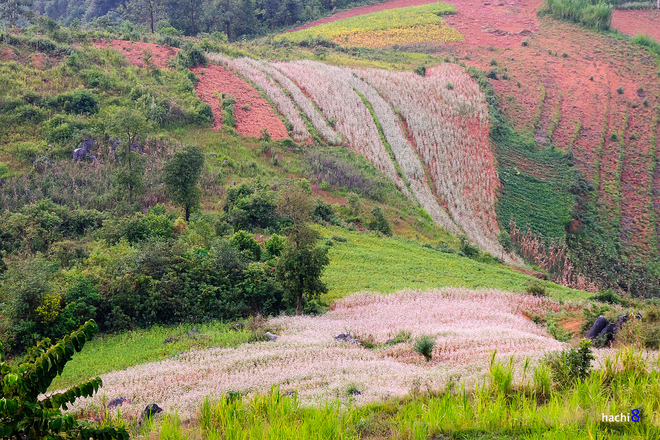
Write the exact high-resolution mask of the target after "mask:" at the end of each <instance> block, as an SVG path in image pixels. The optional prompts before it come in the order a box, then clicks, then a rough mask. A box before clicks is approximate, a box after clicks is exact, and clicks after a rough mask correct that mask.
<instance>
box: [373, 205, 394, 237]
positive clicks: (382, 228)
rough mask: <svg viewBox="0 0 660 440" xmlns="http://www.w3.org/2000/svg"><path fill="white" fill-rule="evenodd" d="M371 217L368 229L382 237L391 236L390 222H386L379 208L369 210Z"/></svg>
mask: <svg viewBox="0 0 660 440" xmlns="http://www.w3.org/2000/svg"><path fill="white" fill-rule="evenodd" d="M371 215H373V217H374V218H373V221H372V222H370V224H369V229H373V230H375V231H378V232H380V233H382V234H384V235H388V236H390V235H392V227H391V226H390V222H389V221H388V220H387V217H385V214H384V213H383V210H382V209H381V208H380V206H374V207H373V209H372V210H371Z"/></svg>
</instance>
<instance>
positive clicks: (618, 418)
mask: <svg viewBox="0 0 660 440" xmlns="http://www.w3.org/2000/svg"><path fill="white" fill-rule="evenodd" d="M641 417H642V415H641V411H640V410H639V409H633V410H632V411H630V414H625V413H620V414H616V415H611V414H604V413H603V414H602V415H601V422H614V423H623V422H633V423H637V422H639V421H640V420H641Z"/></svg>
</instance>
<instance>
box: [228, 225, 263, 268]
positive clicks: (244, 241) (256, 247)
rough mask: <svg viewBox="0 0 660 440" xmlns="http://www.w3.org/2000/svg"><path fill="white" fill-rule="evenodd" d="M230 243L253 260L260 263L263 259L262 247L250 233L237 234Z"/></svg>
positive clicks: (241, 232)
mask: <svg viewBox="0 0 660 440" xmlns="http://www.w3.org/2000/svg"><path fill="white" fill-rule="evenodd" d="M230 243H231V245H232V246H234V247H235V248H237V249H238V250H239V251H243V252H245V253H246V254H247V255H248V256H249V258H251V259H252V260H254V261H259V260H260V259H261V245H260V244H259V243H258V242H257V240H255V239H254V237H253V236H252V234H250V233H249V232H246V231H238V232H236V233H235V234H234V235H233V236H232V238H231V241H230Z"/></svg>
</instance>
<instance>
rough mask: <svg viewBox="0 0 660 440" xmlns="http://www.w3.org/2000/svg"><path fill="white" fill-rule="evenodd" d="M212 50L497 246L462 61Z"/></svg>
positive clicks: (481, 120)
mask: <svg viewBox="0 0 660 440" xmlns="http://www.w3.org/2000/svg"><path fill="white" fill-rule="evenodd" d="M210 59H211V60H213V61H215V62H218V63H220V64H222V65H224V66H225V67H227V68H228V69H230V70H233V71H235V72H236V73H238V74H239V75H241V76H243V77H245V78H247V79H250V80H251V81H252V82H253V83H254V84H256V85H258V86H259V87H260V88H262V89H263V90H264V91H266V93H267V94H268V96H269V97H271V100H272V101H273V102H275V103H276V106H277V108H278V110H279V111H280V113H281V114H282V115H283V116H284V117H286V118H287V119H288V120H289V121H290V122H291V123H292V125H294V127H299V128H302V127H304V123H303V122H302V119H301V117H300V113H299V112H298V111H297V108H296V105H297V107H298V109H301V110H302V111H303V112H304V113H305V115H306V116H307V118H308V119H309V121H310V122H311V123H312V125H313V126H314V128H315V129H316V130H317V131H318V132H319V134H320V135H321V136H322V137H323V138H324V139H326V141H328V143H330V144H338V143H340V142H341V141H342V139H341V138H340V137H339V136H338V135H337V133H339V134H340V135H341V137H343V141H344V142H345V143H346V144H347V145H349V146H350V147H351V148H353V149H354V150H355V151H357V152H358V153H360V154H362V155H363V156H364V157H365V158H367V159H368V160H369V161H370V162H372V163H373V164H374V166H375V167H376V168H377V169H378V170H379V171H381V172H382V173H383V174H384V175H385V176H386V177H387V178H389V179H390V180H391V181H392V182H394V183H395V184H396V185H397V187H398V188H399V189H400V190H401V192H402V193H403V194H405V195H406V196H407V197H409V198H411V199H416V200H417V201H418V202H419V203H420V204H421V205H422V206H423V207H424V209H425V210H426V211H427V212H428V213H429V215H430V216H431V218H432V219H433V220H434V222H435V223H437V224H439V225H441V226H443V227H444V228H445V229H447V230H448V231H451V232H452V233H454V234H457V233H460V232H461V230H462V231H463V232H465V234H466V235H467V236H468V238H469V239H470V240H471V241H472V242H473V243H475V244H477V245H478V246H480V247H481V248H482V249H485V250H488V251H489V252H491V253H493V254H495V255H500V254H501V253H502V252H501V247H500V246H499V244H498V242H497V238H496V237H497V234H498V232H499V227H498V224H497V220H496V213H495V192H496V187H497V182H498V181H497V177H496V175H495V169H494V164H493V156H492V152H491V150H490V148H489V142H488V132H489V127H490V120H489V118H488V111H487V107H486V104H485V100H484V97H483V95H482V92H481V91H480V90H479V87H478V85H477V84H476V83H475V82H474V81H473V80H472V79H471V78H470V77H469V76H468V75H467V73H466V72H465V71H464V70H463V69H461V68H460V67H459V66H456V65H450V64H444V65H442V66H440V67H438V68H436V69H434V72H433V73H431V74H430V75H428V76H427V77H421V76H419V75H416V74H414V73H411V72H388V71H384V70H352V69H347V68H340V67H334V66H328V65H326V64H323V63H318V62H313V61H294V62H276V63H267V62H263V61H256V60H252V59H248V58H240V59H237V60H230V59H228V58H225V57H223V56H221V55H211V56H210ZM294 102H295V104H294ZM395 109H396V110H395ZM372 112H373V114H372ZM397 113H399V114H398V115H397ZM401 119H403V121H402V120H401ZM296 122H297V124H296ZM328 122H329V124H330V125H331V126H332V127H333V128H334V129H335V130H336V133H335V131H333V130H332V129H331V128H330V126H329V125H328ZM404 123H405V124H406V125H407V128H408V130H409V131H410V137H411V139H410V141H409V139H408V134H407V133H406V130H405V129H404V128H403V125H404ZM297 132H298V133H299V134H300V135H301V137H302V135H303V134H307V136H308V132H306V131H303V130H298V131H297ZM381 135H382V137H381ZM411 143H412V144H411ZM388 147H389V148H390V151H388ZM416 150H417V151H416ZM397 165H398V167H399V169H398V170H397ZM397 171H398V172H397ZM427 172H428V174H427ZM411 192H412V194H411Z"/></svg>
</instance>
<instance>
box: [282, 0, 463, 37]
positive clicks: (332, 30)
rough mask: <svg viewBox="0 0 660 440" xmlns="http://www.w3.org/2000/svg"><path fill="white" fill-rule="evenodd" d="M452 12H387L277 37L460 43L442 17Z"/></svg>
mask: <svg viewBox="0 0 660 440" xmlns="http://www.w3.org/2000/svg"><path fill="white" fill-rule="evenodd" d="M455 13H456V8H454V7H453V6H451V5H448V4H445V3H432V4H428V5H422V6H410V7H407V8H396V9H387V10H384V11H379V12H374V13H371V14H365V15H360V16H359V17H352V18H346V19H344V20H337V21H334V22H332V23H327V24H322V25H320V26H315V27H312V28H309V29H304V30H301V31H297V32H292V33H288V34H284V35H280V36H279V37H277V38H278V39H280V40H288V41H294V42H300V41H304V40H309V39H313V38H316V37H317V36H319V35H321V36H323V37H325V38H328V39H330V40H332V41H334V42H336V43H339V44H344V45H350V46H362V47H380V46H388V45H393V44H406V43H439V42H449V41H463V36H462V35H461V34H460V33H459V32H458V31H457V30H455V29H453V28H451V27H449V26H447V25H446V24H445V22H444V20H443V19H442V17H441V15H445V14H455Z"/></svg>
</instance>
